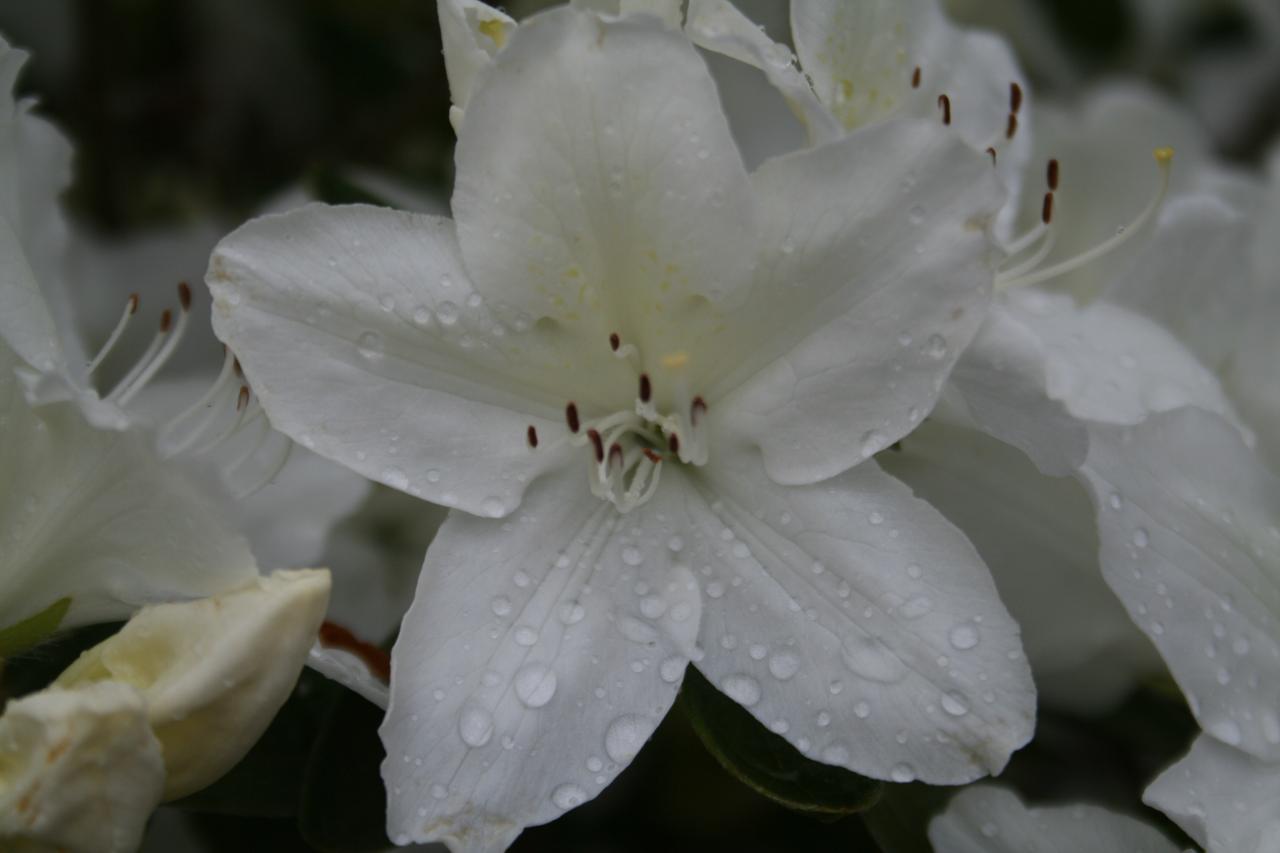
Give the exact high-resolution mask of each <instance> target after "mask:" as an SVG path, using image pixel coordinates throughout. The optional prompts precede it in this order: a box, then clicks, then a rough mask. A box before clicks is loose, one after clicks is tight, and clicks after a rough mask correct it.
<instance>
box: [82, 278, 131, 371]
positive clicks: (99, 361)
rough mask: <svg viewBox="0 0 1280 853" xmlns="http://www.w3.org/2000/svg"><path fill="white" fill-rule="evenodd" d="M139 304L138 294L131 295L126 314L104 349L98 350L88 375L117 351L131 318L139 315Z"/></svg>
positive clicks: (118, 322) (125, 308)
mask: <svg viewBox="0 0 1280 853" xmlns="http://www.w3.org/2000/svg"><path fill="white" fill-rule="evenodd" d="M138 302H139V299H138V294H136V293H130V294H129V299H128V300H127V301H126V302H125V305H124V313H123V314H121V315H120V319H119V320H118V321H117V322H116V327H115V328H114V329H112V330H111V335H110V336H109V337H108V338H107V342H106V343H105V344H103V345H102V349H100V350H98V354H97V355H95V356H94V357H93V360H92V361H90V362H89V367H88V368H87V371H86V372H87V373H93V371H95V370H97V369H98V367H99V366H100V365H101V364H102V361H103V359H105V358H106V357H107V355H108V354H109V353H110V352H111V351H112V350H113V349H115V346H116V344H117V343H118V342H119V340H120V336H121V335H123V334H124V330H125V327H126V326H128V325H129V318H130V317H132V316H133V315H134V314H137V313H138Z"/></svg>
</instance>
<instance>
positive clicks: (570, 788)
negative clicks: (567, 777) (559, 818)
mask: <svg viewBox="0 0 1280 853" xmlns="http://www.w3.org/2000/svg"><path fill="white" fill-rule="evenodd" d="M586 801H587V792H586V791H584V790H582V788H580V787H578V786H577V785H574V784H573V783H572V782H570V783H568V784H565V785H561V786H560V787H558V788H556V789H555V790H554V791H552V792H551V802H553V803H555V804H556V807H557V808H561V809H564V810H565V811H568V810H569V809H571V808H574V807H576V806H580V805H582V804H583V803H585V802H586Z"/></svg>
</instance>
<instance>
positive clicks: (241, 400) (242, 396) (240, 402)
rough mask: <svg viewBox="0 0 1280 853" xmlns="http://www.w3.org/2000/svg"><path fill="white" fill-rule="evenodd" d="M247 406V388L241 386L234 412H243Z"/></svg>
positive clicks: (246, 386)
mask: <svg viewBox="0 0 1280 853" xmlns="http://www.w3.org/2000/svg"><path fill="white" fill-rule="evenodd" d="M247 405H249V386H248V385H241V386H240V393H239V394H238V395H236V411H237V412H239V411H243V410H244V407H245V406H247Z"/></svg>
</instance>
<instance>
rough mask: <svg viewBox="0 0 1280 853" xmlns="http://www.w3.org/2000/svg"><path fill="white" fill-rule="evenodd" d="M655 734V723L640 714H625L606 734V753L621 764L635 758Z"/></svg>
mask: <svg viewBox="0 0 1280 853" xmlns="http://www.w3.org/2000/svg"><path fill="white" fill-rule="evenodd" d="M651 734H653V722H652V721H651V720H650V719H649V718H647V717H642V716H640V715H639V714H623V715H622V716H621V717H618V718H617V719H616V720H614V721H613V722H612V723H610V724H609V728H608V729H607V730H606V731H605V733H604V751H605V752H607V753H608V754H609V757H610V758H612V759H613V760H614V761H616V762H618V763H619V764H626V763H628V762H629V761H631V759H632V758H635V756H636V753H638V752H639V751H640V747H642V746H644V743H645V741H647V740H648V739H649V735H651Z"/></svg>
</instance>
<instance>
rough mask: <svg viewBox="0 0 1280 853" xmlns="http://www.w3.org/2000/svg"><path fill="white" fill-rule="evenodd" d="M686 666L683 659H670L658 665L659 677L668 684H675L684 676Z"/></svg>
mask: <svg viewBox="0 0 1280 853" xmlns="http://www.w3.org/2000/svg"><path fill="white" fill-rule="evenodd" d="M685 664H686V661H685V659H684V658H682V657H669V658H667V659H666V660H664V661H663V662H662V663H660V664H659V665H658V675H660V676H662V680H663V681H665V682H667V683H668V684H675V683H676V682H677V681H679V680H680V677H681V676H682V675H684V668H685Z"/></svg>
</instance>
